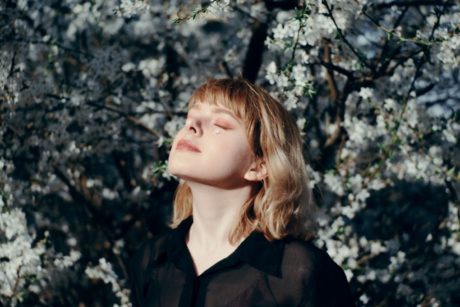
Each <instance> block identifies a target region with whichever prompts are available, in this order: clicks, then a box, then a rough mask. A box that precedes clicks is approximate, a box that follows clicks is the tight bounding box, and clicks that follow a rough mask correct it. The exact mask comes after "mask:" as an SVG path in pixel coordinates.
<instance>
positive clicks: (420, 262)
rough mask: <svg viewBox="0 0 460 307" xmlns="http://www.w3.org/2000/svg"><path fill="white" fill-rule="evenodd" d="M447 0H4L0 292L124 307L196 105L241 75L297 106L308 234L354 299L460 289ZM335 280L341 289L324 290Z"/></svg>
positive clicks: (459, 101)
mask: <svg viewBox="0 0 460 307" xmlns="http://www.w3.org/2000/svg"><path fill="white" fill-rule="evenodd" d="M459 11H460V7H459V3H458V2H457V1H454V0H436V1H432V0H409V1H402V0H375V1H373V0H322V1H321V0H305V1H295V0H285V1H282V0H279V1H278V0H265V1H262V0H253V1H249V0H233V1H231V0H225V1H224V0H222V1H216V0H214V1H206V2H204V1H179V0H177V1H174V0H171V1H156V0H121V1H117V0H93V1H80V0H42V1H34V0H18V1H13V0H1V1H0V16H1V17H0V306H130V303H129V290H128V286H127V272H126V264H127V262H128V260H129V257H130V256H131V255H132V253H133V251H134V250H135V248H136V247H137V246H139V244H140V243H142V242H143V241H144V240H145V239H147V238H151V237H153V236H155V235H156V234H157V233H159V232H160V231H162V230H164V229H165V228H166V227H167V224H168V221H169V216H170V213H171V204H172V198H173V193H174V190H175V187H176V186H177V183H178V182H177V179H176V178H173V177H171V176H170V175H169V174H168V173H167V172H166V160H167V157H168V153H169V147H170V144H171V141H172V138H173V136H174V135H175V133H176V132H177V131H178V129H179V128H180V127H181V126H182V125H183V124H184V122H185V119H184V115H185V112H186V104H187V101H188V99H189V97H190V95H191V93H192V92H193V90H194V89H195V88H196V87H197V86H199V85H200V84H201V83H203V82H204V81H205V80H206V79H208V78H220V77H238V76H243V77H245V78H247V79H249V80H251V81H253V82H256V83H257V84H259V85H262V86H263V87H265V88H266V89H267V90H269V91H270V93H271V94H272V95H274V96H275V97H277V98H278V99H279V100H280V101H281V102H282V103H283V104H284V105H285V106H286V108H287V109H288V110H289V111H290V112H291V113H292V114H293V115H294V116H295V118H296V120H297V125H298V127H299V129H300V130H301V132H302V135H303V137H304V149H305V156H306V157H307V159H308V162H309V166H308V168H309V172H310V176H311V187H312V188H313V190H314V196H315V201H316V202H317V204H318V206H319V207H320V215H319V220H318V222H319V231H318V236H317V238H316V239H315V241H316V244H317V245H318V246H319V247H321V248H323V249H325V250H327V252H328V253H329V254H330V255H331V257H332V258H333V259H334V261H336V262H337V263H338V264H339V265H341V266H342V267H343V268H344V270H345V272H346V275H347V278H348V280H349V282H350V285H351V288H352V291H353V295H354V298H355V299H356V302H357V305H358V306H391V305H394V306H459V305H460V294H459V292H458V290H459V289H460V257H459V256H460V226H459V204H460V201H459V192H460V184H459V183H460V155H459V149H460V148H459V146H458V139H459V137H460V119H459V115H460V111H459V107H460V82H459V78H460V69H459V66H460V65H459V64H460V12H459ZM331 295H332V294H331Z"/></svg>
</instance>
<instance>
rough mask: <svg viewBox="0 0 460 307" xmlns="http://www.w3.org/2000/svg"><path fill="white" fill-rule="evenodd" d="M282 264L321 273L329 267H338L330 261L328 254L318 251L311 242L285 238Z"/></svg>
mask: <svg viewBox="0 0 460 307" xmlns="http://www.w3.org/2000/svg"><path fill="white" fill-rule="evenodd" d="M284 243H285V244H284V257H283V262H284V263H286V264H289V263H291V264H296V265H299V266H300V269H303V270H308V271H311V272H312V273H316V271H322V270H325V269H329V268H330V267H338V268H339V269H340V267H339V266H338V265H337V264H336V263H335V262H334V261H333V260H332V259H331V257H330V256H329V254H328V253H327V252H325V251H324V250H321V249H319V248H318V247H317V246H316V245H315V244H314V243H313V242H312V241H303V240H300V239H294V238H287V239H285V240H284Z"/></svg>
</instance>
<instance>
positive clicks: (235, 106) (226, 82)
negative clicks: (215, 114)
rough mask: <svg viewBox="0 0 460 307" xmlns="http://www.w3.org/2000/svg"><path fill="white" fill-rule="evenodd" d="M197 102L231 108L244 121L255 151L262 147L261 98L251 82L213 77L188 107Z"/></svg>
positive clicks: (196, 92)
mask: <svg viewBox="0 0 460 307" xmlns="http://www.w3.org/2000/svg"><path fill="white" fill-rule="evenodd" d="M197 103H208V104H210V105H214V106H220V107H224V108H226V109H229V110H230V111H231V112H232V113H233V114H234V115H235V116H236V117H237V118H238V119H240V120H241V121H242V122H243V125H244V127H245V130H246V136H247V137H248V139H252V141H253V142H252V144H251V146H252V149H253V151H254V153H256V154H257V155H258V156H261V149H260V141H259V137H260V133H259V131H260V111H259V108H260V107H259V103H260V99H259V97H258V95H257V93H256V92H255V91H254V90H253V89H252V87H251V86H250V84H248V83H247V82H246V81H244V80H231V79H222V80H216V79H212V80H209V81H208V82H206V83H205V84H203V85H202V86H200V87H199V88H198V89H197V90H196V91H195V92H194V93H193V95H192V97H191V98H190V100H189V104H188V109H189V110H190V108H192V107H193V106H194V105H195V104H197Z"/></svg>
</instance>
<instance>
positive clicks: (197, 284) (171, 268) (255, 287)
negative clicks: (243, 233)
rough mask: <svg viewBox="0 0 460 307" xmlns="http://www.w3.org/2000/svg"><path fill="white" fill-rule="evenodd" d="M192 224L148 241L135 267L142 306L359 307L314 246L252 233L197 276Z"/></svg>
mask: <svg viewBox="0 0 460 307" xmlns="http://www.w3.org/2000/svg"><path fill="white" fill-rule="evenodd" d="M191 224H192V219H191V218H188V219H186V220H184V221H183V222H182V223H181V224H180V225H179V227H177V228H176V229H174V230H171V231H169V232H167V233H165V234H163V235H159V236H157V237H155V238H154V239H152V240H148V241H146V242H145V243H144V244H143V245H142V246H141V248H140V249H139V250H138V251H137V253H136V254H135V256H134V257H133V258H132V260H131V262H130V284H131V301H132V303H133V306H134V307H139V306H142V307H144V306H162V307H175V306H181V307H182V306H183V307H185V306H186V307H190V306H200V307H201V306H203V307H217V306H238V307H246V306H263V307H271V306H328V307H333V306H354V303H353V300H352V296H351V293H350V289H349V286H348V283H347V279H346V277H345V274H344V272H343V270H342V269H341V268H340V267H339V266H338V265H337V264H335V263H334V262H333V261H332V259H331V258H330V257H329V256H328V254H327V253H326V252H324V251H322V250H320V249H318V248H317V247H315V246H314V245H313V244H312V243H310V242H305V241H301V240H297V239H293V238H285V239H283V240H275V241H268V240H266V239H265V237H264V235H263V234H262V233H260V232H257V231H253V232H252V233H251V234H250V235H249V236H248V237H247V238H246V239H245V240H244V241H243V242H242V243H241V244H240V245H239V246H238V248H237V249H236V250H235V251H234V252H233V253H232V254H231V255H229V256H228V257H226V258H224V259H222V260H221V261H219V262H217V263H216V264H214V265H213V266H212V267H210V268H209V269H207V270H206V271H205V272H203V273H202V274H201V275H200V276H196V272H195V268H194V265H193V260H192V257H191V255H190V252H189V250H188V248H187V245H186V242H185V238H186V235H187V233H188V230H189V229H190V225H191Z"/></svg>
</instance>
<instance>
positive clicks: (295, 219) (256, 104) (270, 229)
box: [171, 78, 316, 243]
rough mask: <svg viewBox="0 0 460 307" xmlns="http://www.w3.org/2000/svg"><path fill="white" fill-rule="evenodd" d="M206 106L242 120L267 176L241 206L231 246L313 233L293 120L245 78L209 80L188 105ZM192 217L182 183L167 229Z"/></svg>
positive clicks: (189, 197) (312, 216)
mask: <svg viewBox="0 0 460 307" xmlns="http://www.w3.org/2000/svg"><path fill="white" fill-rule="evenodd" d="M204 101H205V102H207V103H209V104H211V105H220V106H223V107H225V108H228V109H230V110H231V111H232V112H233V113H234V114H235V115H236V116H238V117H239V118H240V119H242V121H243V123H244V124H245V128H246V136H247V137H248V140H250V142H249V143H250V146H251V149H252V151H253V152H254V154H255V155H256V156H257V157H259V158H262V159H264V160H265V165H266V168H267V177H266V178H265V179H264V180H263V181H261V182H259V183H258V184H257V185H256V186H255V188H254V189H253V194H252V195H251V197H250V198H249V199H248V200H247V201H246V202H245V203H244V204H243V206H242V208H241V213H240V220H239V222H238V223H237V225H236V227H235V228H234V229H233V231H232V233H231V235H230V238H229V240H230V242H232V243H235V242H237V241H238V240H239V239H240V238H241V237H243V236H245V235H248V234H249V233H250V232H251V231H252V230H258V231H260V232H262V233H263V234H264V235H265V237H266V238H267V239H268V240H274V239H281V238H283V237H286V236H288V235H291V236H294V237H297V238H302V239H305V240H308V239H311V238H312V237H314V235H315V228H316V223H315V214H316V206H315V204H314V203H313V201H312V197H311V191H310V188H309V180H308V174H307V167H306V163H305V159H304V156H303V150H302V145H303V142H302V138H301V136H300V131H299V129H298V127H297V125H296V122H295V120H294V118H293V117H292V116H291V115H290V114H289V113H288V111H287V110H286V109H285V108H284V107H283V106H282V105H281V104H280V103H279V102H278V101H277V100H276V99H274V98H273V97H272V96H270V94H269V93H268V92H267V91H266V90H264V89H263V88H261V87H260V86H257V85H254V84H252V83H250V82H249V81H246V80H244V79H241V78H239V79H211V80H208V81H207V82H206V83H204V84H203V85H201V86H200V87H199V88H198V89H197V90H196V91H195V92H194V93H193V95H192V97H191V98H190V101H189V105H188V107H189V108H191V107H192V106H193V105H194V104H196V103H197V102H204ZM191 215H192V192H191V190H190V187H189V186H188V185H187V183H186V182H185V181H181V182H180V183H179V186H178V187H177V189H176V192H175V197H174V208H173V217H172V223H171V227H173V228H175V227H177V226H178V225H179V224H180V223H181V222H182V221H183V220H184V219H186V218H188V217H189V216H191Z"/></svg>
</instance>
